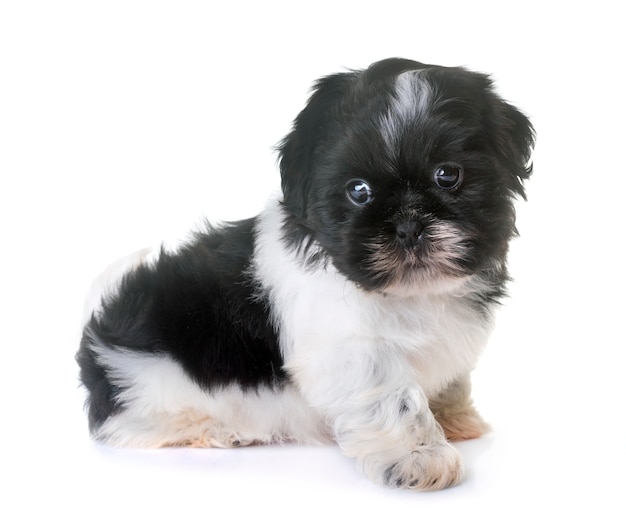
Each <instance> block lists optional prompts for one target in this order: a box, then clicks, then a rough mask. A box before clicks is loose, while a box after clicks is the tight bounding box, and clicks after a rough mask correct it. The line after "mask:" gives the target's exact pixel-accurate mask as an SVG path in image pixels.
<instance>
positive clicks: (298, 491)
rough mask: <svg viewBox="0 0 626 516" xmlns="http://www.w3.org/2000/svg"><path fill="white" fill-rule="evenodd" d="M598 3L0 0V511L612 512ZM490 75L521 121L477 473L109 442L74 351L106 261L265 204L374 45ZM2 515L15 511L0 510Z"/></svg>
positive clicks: (307, 451)
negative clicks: (518, 196)
mask: <svg viewBox="0 0 626 516" xmlns="http://www.w3.org/2000/svg"><path fill="white" fill-rule="evenodd" d="M622 18H623V16H622V15H621V14H620V12H619V11H618V8H617V7H616V5H615V3H613V2H608V1H606V2H605V1H598V2H595V3H593V4H583V3H581V2H569V3H564V2H524V3H518V4H511V5H508V4H503V3H502V2H486V1H477V2H440V3H436V4H435V3H432V2H419V1H412V2H409V1H404V2H400V1H395V0H391V1H387V2H356V1H348V2H340V1H335V2H324V1H318V2H310V3H296V2H278V1H271V0H268V1H266V2H233V3H230V4H226V3H223V5H222V4H218V3H209V2H184V1H180V2H148V1H145V2H140V1H132V0H127V1H108V2H80V1H75V2H71V1H58V2H44V1H39V2H37V1H32V2H31V1H27V0H26V1H6V2H3V3H2V4H1V5H0V177H1V180H0V215H1V217H0V230H1V234H2V241H3V244H2V252H1V253H0V260H1V268H0V279H1V285H2V290H1V293H0V303H1V305H0V314H1V317H2V327H3V330H4V332H3V340H2V344H3V348H2V356H3V358H2V360H1V361H0V382H1V383H0V396H1V398H0V400H1V402H2V405H1V406H2V408H3V413H4V417H3V423H2V425H0V428H1V429H0V436H1V437H2V442H3V443H4V444H5V447H6V451H5V453H4V456H3V459H2V461H0V462H1V464H2V466H0V467H1V468H2V472H3V477H4V478H5V482H4V486H3V488H2V492H3V494H2V496H1V497H0V507H2V506H6V508H7V510H4V507H3V511H2V512H3V513H5V512H6V513H7V514H27V513H29V514H32V513H33V512H32V511H33V510H36V509H39V510H40V511H41V510H50V509H52V508H55V509H56V508H59V509H65V510H68V511H70V513H71V510H74V509H76V510H77V509H83V510H84V511H85V512H86V511H89V512H91V513H94V514H99V513H102V514H104V513H107V512H112V511H115V512H116V513H118V514H131V513H133V512H137V511H138V510H141V511H144V512H147V511H150V512H153V513H157V514H166V513H171V512H173V511H177V512H178V513H182V512H185V511H190V512H191V511H193V512H198V513H200V512H201V513H209V512H212V513H214V512H215V511H216V510H223V508H230V509H232V513H233V514H238V513H243V512H244V511H251V510H255V509H256V510H260V511H261V512H263V510H265V509H267V510H268V511H269V510H270V509H271V510H272V512H274V513H279V514H281V513H285V514H291V513H297V512H300V511H301V510H304V509H307V508H310V509H311V510H318V511H322V510H323V511H324V512H325V513H327V514H335V513H336V514H340V513H342V512H346V513H352V512H356V511H357V510H358V511H359V512H362V513H365V514H370V513H371V514H374V513H376V512H379V511H381V510H386V511H387V512H391V511H394V510H398V511H415V512H419V511H421V510H423V511H424V512H426V511H430V512H429V514H430V513H432V514H448V513H450V514H451V513H452V512H453V511H454V512H456V511H457V510H468V509H471V510H481V511H483V512H485V513H488V514H502V513H510V514H526V513H528V512H530V510H533V511H536V512H538V513H546V514H549V513H552V512H555V511H565V510H567V509H571V508H581V509H583V510H588V511H589V510H594V511H596V512H597V513H599V514H623V513H624V510H626V504H625V503H624V500H623V497H622V496H621V493H620V488H621V485H622V484H623V482H624V480H625V477H624V461H626V445H625V444H624V435H623V434H624V423H625V422H626V421H625V418H624V415H623V406H624V394H625V392H624V391H625V389H624V384H623V381H622V378H623V376H624V373H623V367H624V365H623V364H624V351H623V350H624V344H626V342H625V337H624V333H623V330H622V326H623V325H622V319H623V315H622V312H623V310H624V301H623V299H622V297H623V294H622V293H623V292H624V286H625V285H624V253H623V245H622V242H621V241H622V239H623V235H624V227H623V224H624V215H623V207H622V204H623V203H622V201H621V198H622V196H623V191H624V187H625V186H626V182H625V179H624V177H625V175H626V174H625V173H626V170H625V166H624V163H625V162H626V160H624V158H623V156H622V154H623V152H624V151H623V147H624V144H623V142H624V141H625V138H624V136H625V134H624V132H625V131H624V116H625V115H626V113H625V110H624V102H623V100H622V99H623V82H624V74H623V70H622V61H623V48H626V46H625V41H624V39H625V38H624V36H623V34H622V32H623V31H622V27H621V21H620V20H621V19H622ZM391 56H398V57H406V58H410V59H415V60H419V61H424V62H429V63H435V64H442V65H450V66H452V65H463V66H467V67H469V68H471V69H473V70H477V71H483V72H487V73H490V74H492V76H493V78H494V80H495V82H496V85H497V88H498V91H499V92H500V93H501V94H502V96H504V97H505V98H506V99H508V100H509V101H511V102H512V103H513V104H515V105H517V106H518V107H520V108H521V109H522V110H524V111H525V112H526V113H527V114H528V115H529V116H530V117H531V119H532V120H533V123H534V124H535V127H536V129H537V135H538V139H537V146H536V151H535V154H534V164H535V175H534V177H533V178H532V179H531V181H530V182H529V185H528V194H529V201H528V202H527V203H520V204H519V208H518V226H519V229H520V233H521V238H519V239H518V240H516V241H515V242H514V244H513V246H512V250H511V271H512V274H513V276H514V277H515V279H516V281H515V283H513V284H512V286H511V293H512V296H511V299H510V300H509V301H507V303H506V305H505V306H504V307H503V309H502V312H501V314H500V318H499V324H498V327H497V330H496V332H495V334H494V336H493V338H492V342H491V344H490V346H489V348H488V350H487V352H486V353H485V356H484V360H483V361H482V362H481V364H480V365H479V367H478V369H477V370H476V372H475V398H476V401H477V404H478V406H479V408H480V409H481V411H482V412H483V414H484V415H485V417H486V418H487V419H488V420H489V421H490V422H491V423H492V425H493V427H494V432H493V434H491V435H490V436H488V437H486V438H484V439H481V440H478V441H475V442H470V443H463V444H462V445H460V449H461V451H462V452H463V454H464V456H465V459H466V463H467V468H468V478H467V480H466V482H465V483H464V484H463V485H462V486H460V487H458V488H454V489H450V490H446V491H443V492H440V493H429V494H419V493H406V492H396V491H393V490H386V489H382V488H380V487H377V486H375V485H373V484H371V483H369V482H368V481H366V480H364V479H363V478H362V477H361V476H360V475H359V474H358V473H357V472H356V470H355V467H354V464H353V462H352V461H350V460H348V459H345V458H343V457H342V456H341V454H340V453H339V451H338V450H337V449H336V448H334V447H327V448H321V449H314V448H313V449H312V448H306V447H283V448H275V447H268V448H250V449H243V450H226V451H225V450H182V449H180V450H178V449H177V450H162V451H156V452H154V451H152V452H146V451H128V450H110V449H106V448H103V447H100V446H97V445H95V444H93V443H92V442H91V441H90V440H89V438H88V435H87V429H86V418H85V417H84V414H83V412H82V392H81V391H80V390H79V389H78V387H77V385H78V382H77V368H76V366H75V364H74V360H73V355H74V353H75V351H76V349H77V346H78V340H79V338H80V328H79V323H80V319H81V316H82V312H81V310H82V302H83V296H84V294H85V293H86V291H87V289H88V287H89V283H90V281H91V279H92V278H93V277H95V276H96V275H97V274H98V273H99V272H100V271H101V270H102V269H103V268H104V267H106V266H107V265H108V263H109V262H111V261H113V260H115V259H117V258H119V257H120V256H123V255H125V254H127V253H129V252H132V251H134V250H136V249H138V248H141V247H145V246H147V245H158V244H159V243H160V242H161V241H162V240H166V241H171V240H176V239H178V238H181V237H184V236H185V234H186V233H187V232H188V231H189V230H191V229H193V228H194V227H196V226H197V225H198V224H199V223H201V221H202V219H203V218H205V217H206V218H208V219H210V220H212V221H219V220H224V219H225V220H232V219H238V218H243V217H248V216H251V215H254V214H256V213H257V212H258V211H259V210H260V209H261V208H262V207H263V205H264V203H265V199H266V198H267V197H268V195H270V193H271V192H273V191H274V190H275V189H277V188H278V187H279V180H278V172H277V167H276V154H275V152H274V151H273V146H274V145H276V144H277V143H278V142H279V141H280V139H281V138H282V137H283V136H284V135H285V134H286V133H287V132H288V131H289V129H290V126H291V122H292V120H293V118H294V117H295V116H296V115H297V113H298V111H299V110H300V109H301V108H302V107H303V106H304V103H305V101H306V99H307V96H308V92H309V88H310V86H311V84H312V83H313V81H314V80H315V79H317V78H318V77H319V76H321V75H325V74H330V73H335V72H339V71H342V70H343V69H345V68H362V67H366V66H367V65H369V64H370V63H371V62H373V61H376V60H378V59H382V58H385V57H391ZM9 509H10V511H9Z"/></svg>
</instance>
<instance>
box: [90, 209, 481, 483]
mask: <svg viewBox="0 0 626 516" xmlns="http://www.w3.org/2000/svg"><path fill="white" fill-rule="evenodd" d="M282 224H283V211H282V207H281V205H280V203H279V201H278V200H273V201H271V202H270V203H269V205H268V206H267V208H266V209H265V210H264V212H263V213H262V214H261V216H260V219H259V226H258V228H257V235H256V238H257V240H256V247H255V255H254V262H253V270H252V272H253V274H254V276H255V279H256V281H257V282H258V283H259V285H260V286H261V288H262V289H264V291H265V293H267V294H268V295H269V297H270V304H271V307H272V314H273V317H274V323H275V325H276V326H277V328H278V329H279V333H280V345H281V348H282V352H283V357H284V361H285V368H286V370H287V371H288V373H289V375H290V378H291V381H290V382H287V384H286V385H285V386H283V387H281V388H276V389H271V388H267V387H264V388H259V389H258V391H246V392H243V391H242V390H241V389H240V388H239V387H237V386H235V385H233V386H229V387H226V388H223V389H219V390H212V391H211V392H207V391H205V390H203V389H202V388H200V387H199V386H198V385H197V384H196V383H194V382H193V381H192V380H191V379H190V378H189V377H188V376H187V375H186V374H185V372H184V370H183V369H182V367H181V366H180V365H178V364H177V363H176V362H174V361H173V360H172V359H170V358H169V357H167V356H165V355H157V354H141V353H136V352H130V351H122V350H120V349H117V348H113V349H111V348H109V347H107V346H106V345H105V344H104V343H102V342H99V341H97V340H95V342H96V343H95V344H94V345H93V350H94V351H95V352H96V354H97V356H98V360H99V362H100V363H101V364H102V365H104V366H106V369H107V370H108V371H111V372H112V382H113V383H114V384H116V385H118V386H119V387H122V390H121V393H122V394H120V397H119V400H118V401H120V402H121V403H122V405H123V406H124V410H123V411H121V412H120V413H118V414H117V415H114V416H112V417H110V418H109V419H108V420H107V421H106V422H105V423H104V425H103V426H102V427H101V428H100V429H99V430H98V432H97V436H96V437H98V438H100V439H102V440H104V441H106V442H109V443H110V444H114V445H131V446H164V445H177V444H186V445H196V446H220V447H222V446H237V445H242V444H250V443H254V442H263V443H267V442H283V441H299V442H306V443H320V442H328V440H329V439H330V438H334V439H335V440H336V441H337V442H338V443H339V445H340V446H341V447H342V449H343V450H344V452H345V453H346V454H348V455H349V456H354V457H357V458H358V460H359V464H360V465H361V467H362V468H363V470H364V471H365V473H366V474H367V475H368V476H369V477H371V478H373V479H374V480H377V481H379V482H381V483H390V482H392V483H398V484H402V485H407V486H408V487H415V488H437V487H444V486H446V485H450V484H454V483H456V482H457V481H458V480H459V479H460V477H461V472H462V468H461V462H460V459H459V456H458V453H457V451H456V450H455V449H454V448H453V447H452V446H451V445H449V444H448V443H447V442H446V440H445V437H444V436H443V432H442V430H441V428H440V427H439V425H438V424H437V423H436V421H435V419H434V416H433V415H432V413H431V412H430V410H429V406H428V399H429V397H432V396H435V395H436V394H437V393H439V392H440V391H441V390H442V389H445V388H446V387H447V386H448V385H449V384H450V383H451V382H453V381H454V380H455V379H458V378H460V377H463V376H464V375H467V374H468V373H469V371H471V369H472V368H473V367H474V365H475V362H476V360H477V358H478V355H479V353H480V351H481V349H482V347H483V344H484V342H485V340H486V337H487V334H488V332H489V324H487V323H485V322H484V317H480V316H479V315H478V314H477V313H476V312H475V311H474V310H472V309H471V308H470V307H468V303H467V300H466V299H464V297H465V296H466V295H468V293H470V292H471V291H472V290H473V289H475V288H476V281H477V280H476V279H474V278H468V279H465V280H459V279H456V280H446V281H442V282H441V283H439V284H435V283H431V284H430V286H428V285H426V284H424V285H421V286H420V288H419V289H417V288H414V289H412V290H408V291H403V290H402V289H400V288H397V289H396V290H395V291H391V290H390V291H389V292H386V293H368V292H365V291H363V290H361V289H359V288H358V287H357V286H356V285H355V284H353V283H351V282H350V281H348V280H347V279H346V278H345V277H344V276H342V275H341V274H340V273H339V272H338V271H337V270H336V269H335V268H334V267H333V265H332V264H330V263H327V264H323V265H322V264H320V265H319V266H317V267H311V266H309V267H304V266H303V265H302V263H301V260H302V257H301V256H298V254H297V253H296V252H295V251H293V250H291V249H287V248H286V247H285V244H284V242H283V239H282V233H281V227H282ZM94 338H95V336H94Z"/></svg>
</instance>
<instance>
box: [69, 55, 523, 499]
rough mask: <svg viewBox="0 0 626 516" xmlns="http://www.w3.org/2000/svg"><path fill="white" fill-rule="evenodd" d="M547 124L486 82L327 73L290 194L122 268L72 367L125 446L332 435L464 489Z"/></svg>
mask: <svg viewBox="0 0 626 516" xmlns="http://www.w3.org/2000/svg"><path fill="white" fill-rule="evenodd" d="M533 142H534V132H533V129H532V126H531V124H530V122H529V121H528V119H527V118H526V117H525V116H524V115H523V114H522V113H521V112H520V111H519V110H517V109H516V108H515V107H513V106H511V105H510V104H508V103H506V102H505V101H503V100H502V99H501V98H499V97H498V95H497V94H496V93H495V92H494V90H493V88H492V84H491V82H490V80H489V79H488V77H486V76H485V75H482V74H479V73H473V72H470V71H468V70H466V69H464V68H447V67H441V66H431V65H425V64H422V63H418V62H414V61H409V60H403V59H388V60H384V61H380V62H377V63H375V64H373V65H372V66H370V67H369V68H367V69H366V70H362V71H349V72H346V73H339V74H336V75H331V76H328V77H325V78H323V79H321V80H320V81H318V82H317V83H316V85H315V88H314V90H313V93H312V95H311V97H310V100H309V102H308V104H307V105H306V107H305V108H304V110H303V111H302V112H301V113H300V114H299V115H298V117H297V118H296V120H295V122H294V125H293V129H292V131H291V132H290V133H289V134H288V135H287V136H286V138H285V139H284V140H283V141H282V142H281V144H280V146H279V151H280V172H281V178H282V194H281V195H280V196H279V197H277V198H274V199H272V200H270V201H269V203H268V204H267V206H266V208H265V209H264V210H263V211H262V212H261V214H260V215H258V216H257V217H254V218H252V219H248V220H241V221H238V222H233V223H228V224H223V225H221V226H219V227H207V228H206V230H205V231H202V232H199V233H196V234H195V235H194V236H193V238H192V239H191V240H190V241H188V242H187V243H186V244H184V245H181V246H180V247H179V248H178V249H177V250H175V251H171V250H165V249H161V250H160V251H159V252H157V253H156V254H155V255H154V256H146V257H141V258H140V259H138V260H137V261H136V263H134V264H133V265H132V266H130V267H129V268H128V269H127V270H126V271H125V272H124V274H123V275H121V277H119V278H118V279H117V280H115V281H114V282H113V284H112V286H111V287H110V288H109V289H108V290H106V291H105V292H104V294H103V295H102V296H101V300H100V301H99V303H98V304H97V306H95V307H94V308H93V312H92V313H91V315H90V318H89V319H88V322H87V324H86V325H85V328H84V332H83V337H82V341H81V344H80V349H79V351H78V354H77V360H78V364H79V366H80V371H81V372H80V377H81V381H82V383H83V385H84V386H85V387H86V389H87V391H88V401H87V405H88V412H89V426H90V430H91V433H92V435H93V437H94V438H95V439H97V440H100V441H102V442H105V443H108V444H111V445H114V446H133V447H135V446H137V447H160V446H206V447H234V446H245V445H250V444H258V443H284V442H298V443H326V442H331V441H334V442H336V443H338V445H339V446H340V447H341V449H342V450H343V452H344V453H345V454H346V455H348V456H350V457H355V458H356V460H357V462H358V464H359V466H360V467H361V468H362V470H363V472H364V473H365V474H366V475H367V476H368V477H369V478H371V479H373V480H374V481H376V482H378V483H380V484H384V485H389V486H397V487H404V488H410V489H438V488H443V487H446V486H450V485H453V484H456V483H458V482H459V481H460V479H461V477H462V470H463V468H462V463H461V458H460V456H459V452H458V451H457V450H456V449H455V448H454V447H453V446H452V445H451V444H450V441H455V440H461V439H471V438H474V437H478V436H480V435H481V434H483V433H484V432H485V431H486V429H487V426H486V424H485V423H484V422H483V420H482V419H481V417H480V416H479V415H478V413H477V412H476V410H475V409H474V407H473V405H472V401H471V397H470V384H469V375H470V371H471V370H472V369H473V368H474V366H475V364H476V360H477V357H478V356H479V354H480V352H481V350H482V349H483V346H484V345H485V341H486V340H487V338H488V335H489V333H490V330H491V328H492V324H493V312H494V308H495V307H496V306H497V305H498V303H499V301H500V300H501V298H502V297H503V296H504V294H505V283H506V282H507V279H508V277H507V270H506V255H507V249H508V244H509V240H510V239H511V238H512V237H513V236H514V235H515V234H516V229H515V213H514V207H513V200H514V198H515V197H518V196H519V197H524V188H523V181H524V180H525V179H527V178H528V177H529V175H530V172H531V166H530V165H529V159H530V153H531V149H532V146H533Z"/></svg>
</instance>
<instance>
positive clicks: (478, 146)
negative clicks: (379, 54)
mask: <svg viewBox="0 0 626 516" xmlns="http://www.w3.org/2000/svg"><path fill="white" fill-rule="evenodd" d="M533 139H534V133H533V130H532V127H531V125H530V122H529V121H528V120H527V119H526V117H524V116H523V115H522V114H521V113H520V112H519V111H518V110H516V109H515V108H514V107H512V106H510V105H509V104H507V103H505V102H504V101H502V100H501V99H500V98H499V97H498V96H497V95H496V94H495V93H494V92H493V90H492V87H491V83H490V81H489V79H488V78H487V77H486V76H484V75H481V74H476V73H472V72H469V71H466V70H464V69H460V68H444V67H433V66H427V65H422V64H420V63H416V62H413V61H406V60H398V59H392V60H386V61H381V62H379V63H376V64H374V65H372V66H371V67H370V68H368V69H367V70H365V71H362V72H350V73H345V74H338V75H334V76H330V77H327V78H325V79H323V80H321V81H320V82H319V83H318V84H317V86H316V89H315V91H314V93H313V95H312V97H311V99H310V101H309V104H308V105H307V106H306V108H305V109H304V110H303V111H302V112H301V113H300V115H299V116H298V118H297V119H296V121H295V124H294V129H293V131H292V132H291V133H290V134H289V135H288V136H287V137H286V138H285V140H284V141H283V142H282V145H281V149H280V150H281V161H280V164H281V174H282V184H283V190H284V203H285V207H286V209H287V212H288V213H289V214H290V217H289V218H288V220H287V222H286V224H285V234H286V238H287V239H288V241H289V242H290V243H291V244H293V245H295V246H298V247H300V248H301V249H306V248H307V246H308V245H309V244H310V243H311V242H315V243H316V244H318V245H319V247H320V248H321V249H322V250H323V254H324V258H328V259H330V260H331V261H332V263H333V264H334V266H335V267H336V268H337V269H338V270H339V271H340V272H341V273H342V274H344V275H345V276H346V277H347V278H348V279H350V280H352V281H354V282H356V283H357V284H358V285H360V286H361V287H362V288H364V289H365V290H369V291H373V290H376V291H386V290H392V289H393V290H396V291H397V290H403V289H409V290H410V289H412V288H413V287H415V286H416V285H418V286H423V285H425V284H432V282H441V281H442V280H444V279H450V278H463V277H467V276H470V275H473V274H476V273H489V274H501V275H503V277H502V278H500V279H501V280H503V279H504V275H505V272H504V270H505V268H504V264H505V258H506V251H507V248H508V241H509V239H510V238H511V237H512V236H513V235H514V233H515V220H514V219H515V216H514V208H513V204H512V201H513V198H514V197H515V196H516V195H519V196H524V190H523V185H522V181H523V180H524V179H526V178H527V177H528V176H529V174H530V167H528V160H529V157H530V151H531V147H532V144H533Z"/></svg>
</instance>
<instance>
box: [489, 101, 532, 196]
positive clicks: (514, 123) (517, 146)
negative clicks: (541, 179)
mask: <svg viewBox="0 0 626 516" xmlns="http://www.w3.org/2000/svg"><path fill="white" fill-rule="evenodd" d="M500 120H501V121H500V123H499V134H498V146H499V150H500V154H501V159H502V161H503V163H504V165H505V166H506V167H507V169H508V170H509V171H510V173H511V174H512V183H511V190H512V191H513V192H514V193H516V194H518V195H520V196H521V197H522V198H524V199H526V194H525V193H524V184H523V181H524V180H526V179H528V178H529V177H530V175H531V174H532V170H533V166H532V163H530V156H531V153H532V150H533V147H534V145H535V130H534V128H533V126H532V124H531V122H530V120H529V119H528V118H527V117H526V116H525V115H524V114H523V113H522V112H521V111H519V110H518V109H517V108H515V107H514V106H512V105H510V104H508V103H506V102H504V101H501V112H500Z"/></svg>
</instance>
